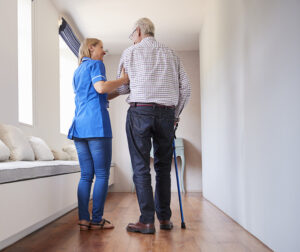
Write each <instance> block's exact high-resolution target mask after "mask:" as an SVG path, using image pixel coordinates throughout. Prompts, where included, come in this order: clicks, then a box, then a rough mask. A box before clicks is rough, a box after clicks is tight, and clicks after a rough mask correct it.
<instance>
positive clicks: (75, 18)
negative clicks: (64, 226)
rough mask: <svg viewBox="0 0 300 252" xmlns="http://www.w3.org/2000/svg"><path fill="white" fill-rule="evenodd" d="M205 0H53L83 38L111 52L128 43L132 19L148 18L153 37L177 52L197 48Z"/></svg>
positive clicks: (132, 23) (129, 43) (126, 45)
mask: <svg viewBox="0 0 300 252" xmlns="http://www.w3.org/2000/svg"><path fill="white" fill-rule="evenodd" d="M205 1H206V0H185V1H182V0H151V1H145V0H52V2H53V4H54V5H55V7H56V8H57V10H58V11H59V12H60V13H61V14H62V16H63V17H66V19H67V20H68V21H69V22H70V23H71V24H72V25H73V26H76V28H77V30H78V31H79V33H80V34H81V35H82V36H83V37H96V38H99V39H101V40H102V41H103V43H104V48H105V49H108V50H109V53H110V54H120V53H121V52H122V51H123V50H124V49H125V48H126V47H128V46H130V45H131V41H130V40H129V38H128V36H129V34H130V33H131V32H132V29H133V25H134V22H135V21H136V20H137V19H139V18H141V17H148V18H150V19H151V20H152V21H153V23H154V25H155V28H156V34H155V37H156V38H157V40H159V41H160V42H162V43H164V44H166V45H167V46H169V47H171V48H172V49H174V50H177V51H191V50H198V49H199V30H200V26H201V22H202V18H203V13H204V8H205Z"/></svg>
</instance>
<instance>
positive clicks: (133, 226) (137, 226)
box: [127, 222, 155, 234]
mask: <svg viewBox="0 0 300 252" xmlns="http://www.w3.org/2000/svg"><path fill="white" fill-rule="evenodd" d="M127 231H128V232H137V233H142V234H154V233H155V226H154V224H153V223H149V224H144V223H141V222H137V223H129V224H128V226H127Z"/></svg>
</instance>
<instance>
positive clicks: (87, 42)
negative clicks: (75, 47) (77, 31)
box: [78, 38, 102, 65]
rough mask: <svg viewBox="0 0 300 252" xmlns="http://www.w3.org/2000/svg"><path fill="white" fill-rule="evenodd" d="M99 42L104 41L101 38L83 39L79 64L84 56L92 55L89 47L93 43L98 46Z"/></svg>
mask: <svg viewBox="0 0 300 252" xmlns="http://www.w3.org/2000/svg"><path fill="white" fill-rule="evenodd" d="M99 42H101V43H102V41H101V40H100V39H96V38H86V39H85V40H83V42H82V43H81V45H80V48H79V57H78V64H79V65H80V64H81V61H82V58H84V57H89V58H90V57H91V52H90V50H89V47H90V46H91V45H92V46H96V45H97V44H98V43H99Z"/></svg>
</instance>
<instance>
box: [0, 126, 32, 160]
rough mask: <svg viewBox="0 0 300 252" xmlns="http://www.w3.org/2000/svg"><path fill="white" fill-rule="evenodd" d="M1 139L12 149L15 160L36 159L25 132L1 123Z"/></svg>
mask: <svg viewBox="0 0 300 252" xmlns="http://www.w3.org/2000/svg"><path fill="white" fill-rule="evenodd" d="M0 139H1V140H2V141H3V142H4V144H5V145H6V146H7V147H8V148H9V150H10V159H11V160H14V161H22V160H28V161H33V160H34V153H33V150H32V148H31V146H30V143H29V142H28V140H27V139H26V136H25V135H24V134H23V132H22V131H21V130H20V129H19V128H17V127H15V126H12V125H6V124H0Z"/></svg>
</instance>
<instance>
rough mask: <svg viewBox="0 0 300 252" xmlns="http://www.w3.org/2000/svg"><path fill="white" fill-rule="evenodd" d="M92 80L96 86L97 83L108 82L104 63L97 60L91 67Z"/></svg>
mask: <svg viewBox="0 0 300 252" xmlns="http://www.w3.org/2000/svg"><path fill="white" fill-rule="evenodd" d="M91 79H92V83H93V84H95V83H96V82H97V81H106V75H105V66H104V64H103V62H102V61H100V60H97V61H95V63H94V64H93V65H92V67H91Z"/></svg>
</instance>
